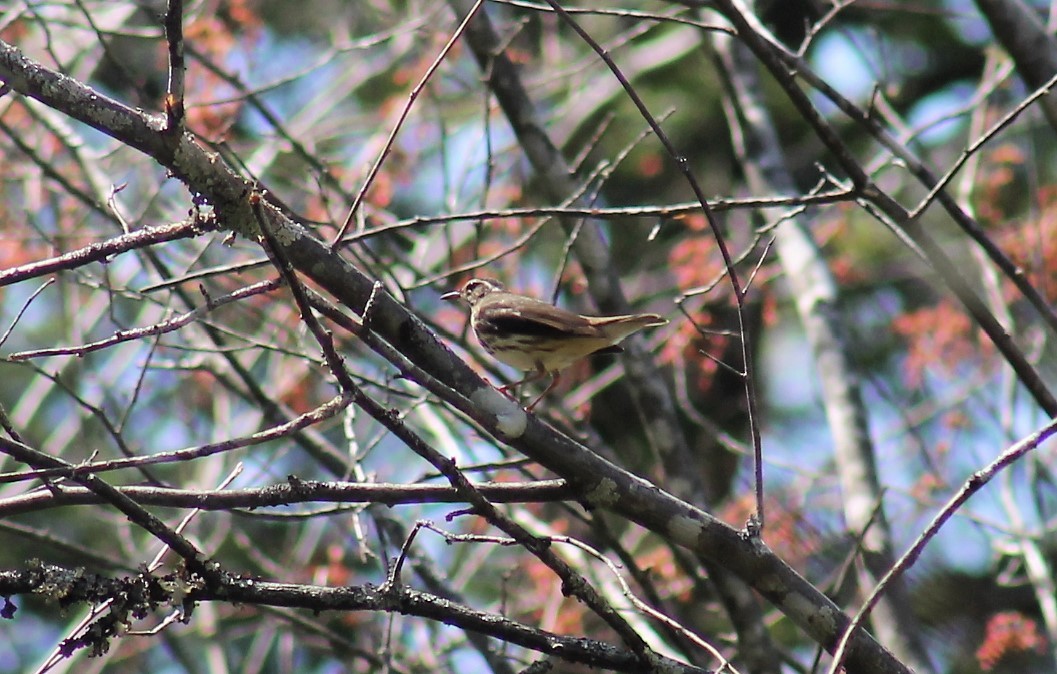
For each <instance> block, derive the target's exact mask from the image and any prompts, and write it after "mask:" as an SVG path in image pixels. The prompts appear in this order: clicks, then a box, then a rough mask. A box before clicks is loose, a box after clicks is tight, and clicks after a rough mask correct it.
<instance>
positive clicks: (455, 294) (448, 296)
mask: <svg viewBox="0 0 1057 674" xmlns="http://www.w3.org/2000/svg"><path fill="white" fill-rule="evenodd" d="M461 297H462V293H460V292H459V291H458V290H453V291H451V292H450V293H444V294H443V295H441V296H440V298H441V299H442V300H447V301H449V302H451V301H452V300H457V299H459V298H461Z"/></svg>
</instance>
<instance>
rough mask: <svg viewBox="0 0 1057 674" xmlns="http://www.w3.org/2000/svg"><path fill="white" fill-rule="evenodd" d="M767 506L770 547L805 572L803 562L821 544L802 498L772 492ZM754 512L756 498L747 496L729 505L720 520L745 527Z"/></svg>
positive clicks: (787, 493) (813, 553)
mask: <svg viewBox="0 0 1057 674" xmlns="http://www.w3.org/2000/svg"><path fill="white" fill-rule="evenodd" d="M764 507H765V508H766V509H767V529H766V532H765V538H766V543H767V545H769V546H771V548H772V549H773V550H774V551H775V553H777V554H778V556H779V557H781V558H782V559H784V560H785V561H786V562H787V563H788V564H789V565H790V566H792V567H793V568H795V569H803V565H804V563H805V562H806V561H807V560H809V559H810V558H811V557H812V556H813V555H815V554H816V553H817V552H818V550H819V548H820V546H821V544H822V541H821V539H820V537H819V536H818V535H817V534H816V533H815V528H814V527H813V526H812V525H811V524H810V522H808V521H807V518H806V516H805V514H804V510H803V504H802V503H801V502H800V495H799V494H797V493H796V492H791V491H781V492H778V493H776V492H775V491H774V490H772V491H771V494H770V495H769V496H767V497H766V502H765V504H764ZM755 509H756V501H755V497H754V496H753V495H752V494H748V493H746V494H744V495H742V496H741V497H740V498H737V499H735V500H733V501H731V502H730V503H728V504H727V506H726V507H725V508H724V509H723V512H722V513H721V514H720V518H721V519H723V520H724V521H725V522H727V523H728V524H730V525H731V526H734V527H742V526H744V524H745V521H746V520H747V519H748V517H749V515H750V514H752V513H753V512H754V511H755Z"/></svg>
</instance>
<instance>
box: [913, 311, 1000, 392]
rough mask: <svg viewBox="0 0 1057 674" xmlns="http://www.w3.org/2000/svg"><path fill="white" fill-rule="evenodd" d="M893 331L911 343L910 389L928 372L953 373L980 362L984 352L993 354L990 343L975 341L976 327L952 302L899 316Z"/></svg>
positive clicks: (917, 384) (920, 383) (919, 382)
mask: <svg viewBox="0 0 1057 674" xmlns="http://www.w3.org/2000/svg"><path fill="white" fill-rule="evenodd" d="M892 329H893V330H894V331H895V333H896V334H897V335H899V336H901V337H903V338H904V339H906V340H907V342H908V343H909V346H908V349H907V359H906V362H905V363H904V367H903V377H904V380H905V381H906V383H907V385H908V386H911V387H919V386H921V385H922V383H923V382H924V375H925V372H926V371H927V370H928V369H929V368H935V367H941V368H946V369H947V370H949V371H953V370H955V369H956V368H958V367H959V366H962V365H964V364H966V363H973V362H979V358H978V356H979V355H980V352H981V351H986V352H988V353H990V352H991V350H992V347H991V345H990V343H989V342H988V343H986V344H981V343H980V342H979V340H977V339H975V338H974V329H973V325H972V323H971V322H970V320H969V317H968V316H966V314H965V312H964V311H962V310H961V309H960V308H959V307H956V306H954V305H953V304H951V303H950V302H947V301H941V302H939V303H938V304H936V305H935V306H932V307H925V308H922V309H918V310H917V311H911V312H909V313H906V314H903V315H900V316H896V317H895V318H894V319H892Z"/></svg>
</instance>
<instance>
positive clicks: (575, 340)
mask: <svg viewBox="0 0 1057 674" xmlns="http://www.w3.org/2000/svg"><path fill="white" fill-rule="evenodd" d="M441 299H443V300H462V301H464V302H466V304H468V305H469V306H470V328H471V329H472V330H473V333H474V335H475V336H476V337H477V341H478V342H479V343H480V344H481V346H482V347H484V350H485V351H487V352H488V353H490V354H491V355H492V356H493V357H494V358H495V359H496V360H498V361H499V362H501V363H505V364H507V365H510V366H511V367H514V368H517V369H519V370H523V371H526V372H529V374H528V376H526V377H525V378H524V379H522V380H520V381H517V382H514V383H512V384H508V385H506V386H503V387H501V388H500V389H499V390H500V391H502V392H504V393H506V392H508V391H510V389H513V388H515V387H517V386H520V385H522V384H524V383H526V382H530V381H535V380H537V379H542V378H544V377H546V376H548V375H550V377H551V382H550V384H549V385H548V386H547V388H546V389H544V391H543V393H541V394H540V396H539V397H538V398H536V400H535V401H533V402H532V404H530V405H529V406H528V407H527V408H526V409H527V410H528V411H530V412H531V411H532V410H533V408H535V407H536V405H537V404H538V403H539V401H540V400H542V399H543V397H544V396H546V395H547V393H549V392H550V391H551V389H553V388H554V387H555V386H556V385H557V384H558V380H559V378H560V373H561V371H562V370H564V369H565V368H567V367H569V366H570V365H572V364H573V363H575V362H576V361H578V360H580V359H581V358H586V357H587V356H590V355H594V354H599V353H619V352H621V351H623V349H622V348H620V346H618V343H619V342H620V341H621V340H623V339H624V338H625V337H627V336H628V335H630V334H632V333H634V332H637V331H639V330H642V329H643V328H647V327H651V326H658V325H665V324H667V323H668V320H667V319H665V318H663V317H662V316H659V315H658V314H629V315H625V316H582V315H580V314H577V313H574V312H572V311H568V310H566V309H562V308H560V307H556V306H554V305H553V304H550V303H549V302H544V301H542V300H538V299H535V298H534V297H528V296H526V295H521V294H518V293H515V292H511V291H509V290H507V289H506V288H505V287H504V286H503V284H502V283H500V282H498V281H493V280H490V279H481V278H475V279H471V280H469V281H467V282H466V284H465V285H464V286H463V287H462V288H461V289H460V290H454V291H452V292H449V293H445V294H443V295H441Z"/></svg>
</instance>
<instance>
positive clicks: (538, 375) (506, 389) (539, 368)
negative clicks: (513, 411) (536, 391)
mask: <svg viewBox="0 0 1057 674" xmlns="http://www.w3.org/2000/svg"><path fill="white" fill-rule="evenodd" d="M547 374H548V372H547V371H546V370H544V369H543V365H542V364H541V363H536V370H535V371H534V372H530V373H529V374H528V375H527V376H525V378H524V379H519V380H517V381H515V382H513V383H511V384H505V385H503V386H500V387H499V390H500V391H501V392H502V393H506V394H508V395H509V393H510V391H511V390H512V389H516V388H517V387H518V386H521V385H522V384H527V383H529V382H530V381H536V380H537V379H542V378H544V377H546V376H547ZM511 397H513V396H511Z"/></svg>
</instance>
